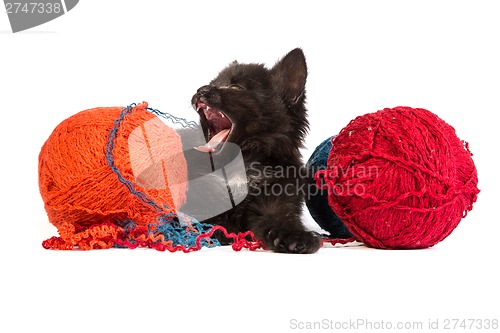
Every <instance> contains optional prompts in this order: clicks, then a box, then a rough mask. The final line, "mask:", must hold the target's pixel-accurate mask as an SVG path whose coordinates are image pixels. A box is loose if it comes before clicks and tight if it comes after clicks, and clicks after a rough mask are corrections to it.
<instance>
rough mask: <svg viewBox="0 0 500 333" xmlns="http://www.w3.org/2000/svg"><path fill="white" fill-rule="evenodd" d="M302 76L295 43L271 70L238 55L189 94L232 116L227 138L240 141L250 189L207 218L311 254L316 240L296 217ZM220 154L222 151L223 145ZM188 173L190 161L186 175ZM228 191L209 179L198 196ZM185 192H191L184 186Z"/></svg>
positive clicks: (304, 125)
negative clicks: (210, 186) (208, 189)
mask: <svg viewBox="0 0 500 333" xmlns="http://www.w3.org/2000/svg"><path fill="white" fill-rule="evenodd" d="M306 77H307V67H306V61H305V57H304V54H303V52H302V50H301V49H294V50H292V51H291V52H290V53H288V54H287V55H286V56H285V57H283V58H282V59H281V60H280V61H278V63H277V64H276V65H275V66H274V67H273V68H271V69H268V68H266V67H265V66H264V65H262V64H240V63H237V62H236V61H235V62H233V63H232V64H230V65H229V66H228V67H226V68H225V69H223V70H222V71H221V72H220V74H219V75H218V76H217V77H216V78H215V79H214V80H213V81H211V82H210V84H209V85H207V86H203V87H201V88H200V89H198V91H197V93H196V94H195V95H194V96H193V98H192V104H193V107H194V108H195V109H198V107H199V105H200V103H203V104H204V105H205V104H206V105H209V106H210V107H212V108H215V109H217V110H220V111H222V112H223V113H224V115H225V116H227V118H228V119H230V120H231V122H232V124H233V128H232V130H231V133H230V135H229V137H228V138H227V141H228V142H232V143H235V144H236V145H238V146H239V147H240V148H241V152H242V155H243V160H244V162H245V167H246V176H247V179H246V181H247V182H248V186H249V194H248V195H247V196H246V198H245V199H244V200H243V201H242V202H241V203H240V204H239V205H237V206H236V207H235V208H233V209H231V210H229V211H227V212H225V213H222V214H220V215H218V216H216V217H211V218H209V219H208V220H206V221H204V222H207V223H211V224H217V225H221V226H224V227H225V228H226V229H227V230H228V231H230V232H240V231H246V230H251V231H253V232H254V234H255V236H256V238H258V239H262V240H263V241H264V243H265V246H266V247H267V248H269V249H272V250H273V251H276V252H290V253H313V252H316V251H317V250H318V249H319V247H320V242H321V239H320V236H319V235H318V234H317V233H315V232H312V231H307V230H306V228H305V227H304V225H303V223H302V221H301V214H302V209H303V199H304V191H303V184H304V181H303V179H302V177H300V175H303V172H302V170H303V169H302V168H303V162H302V157H301V154H300V151H299V148H301V147H302V146H303V141H304V137H305V135H306V133H307V131H308V121H307V111H306V108H305V105H304V104H305V83H306ZM200 118H201V124H202V127H203V130H204V133H205V137H206V138H207V139H209V138H210V137H209V128H210V126H212V125H210V122H209V121H208V120H207V119H206V117H205V116H204V114H203V112H200ZM217 153H220V154H224V150H222V151H221V152H214V154H217ZM194 154H195V155H196V154H199V155H200V156H201V155H203V154H207V153H200V152H195V153H194ZM196 156H198V155H196ZM195 158H196V157H195ZM195 158H193V159H192V160H194V159H195ZM194 168H196V167H194ZM193 173H195V171H193V167H190V174H191V175H190V176H192V174H193ZM229 177H231V176H229ZM229 182H231V179H229ZM245 186H247V185H246V184H245ZM280 189H281V192H280ZM285 189H286V191H285ZM225 190H226V189H224V188H217V186H215V185H214V188H213V190H212V191H211V193H204V194H203V195H204V196H205V197H206V198H205V200H206V202H210V197H213V196H217V192H218V191H225ZM190 196H193V194H192V193H189V191H188V198H189V197H190ZM198 199H199V198H198ZM188 204H189V202H188ZM219 238H221V236H220V235H219ZM222 241H223V242H224V239H222Z"/></svg>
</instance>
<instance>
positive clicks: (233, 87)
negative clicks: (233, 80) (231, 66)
mask: <svg viewBox="0 0 500 333" xmlns="http://www.w3.org/2000/svg"><path fill="white" fill-rule="evenodd" d="M228 88H229V89H233V90H244V89H243V87H242V86H240V85H239V84H231V85H230V86H229V87H228Z"/></svg>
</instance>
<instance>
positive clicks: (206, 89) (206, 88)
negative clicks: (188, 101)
mask: <svg viewBox="0 0 500 333" xmlns="http://www.w3.org/2000/svg"><path fill="white" fill-rule="evenodd" d="M213 88H214V86H211V85H206V86H203V87H201V88H200V89H198V90H197V93H198V94H200V95H203V94H206V93H208V92H209V91H210V90H212V89H213Z"/></svg>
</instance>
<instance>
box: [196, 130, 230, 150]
mask: <svg viewBox="0 0 500 333" xmlns="http://www.w3.org/2000/svg"><path fill="white" fill-rule="evenodd" d="M230 131H231V130H230V129H225V130H222V131H220V132H219V133H217V134H216V135H214V137H213V138H212V139H211V140H210V141H208V142H207V144H206V145H203V146H199V147H194V149H196V150H198V151H201V152H203V153H211V152H213V151H214V150H215V148H217V147H218V146H219V145H220V144H221V142H222V141H224V140H226V138H227V136H228V135H229V132H230Z"/></svg>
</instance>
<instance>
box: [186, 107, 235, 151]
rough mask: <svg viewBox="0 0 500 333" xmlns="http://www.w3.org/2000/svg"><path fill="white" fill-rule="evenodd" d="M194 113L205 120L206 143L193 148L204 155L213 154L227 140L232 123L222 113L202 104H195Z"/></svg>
mask: <svg viewBox="0 0 500 333" xmlns="http://www.w3.org/2000/svg"><path fill="white" fill-rule="evenodd" d="M196 111H198V114H199V115H200V117H204V118H205V119H206V123H207V128H206V131H207V133H206V134H207V139H208V142H207V144H205V145H203V146H198V147H194V149H196V150H198V151H201V152H204V153H211V152H215V151H217V150H218V149H220V147H221V146H222V144H223V143H224V142H226V140H227V139H228V138H229V135H230V134H231V130H232V129H233V123H232V122H231V120H229V118H228V117H227V116H226V115H225V114H224V112H222V111H221V110H219V109H217V108H214V107H211V106H209V105H207V104H206V103H203V102H198V103H196Z"/></svg>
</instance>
